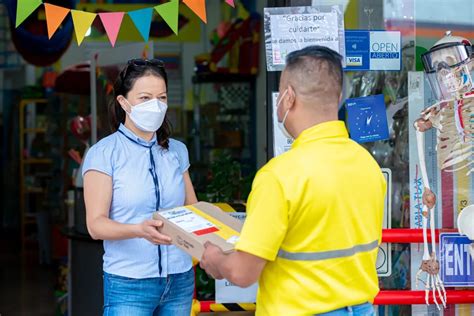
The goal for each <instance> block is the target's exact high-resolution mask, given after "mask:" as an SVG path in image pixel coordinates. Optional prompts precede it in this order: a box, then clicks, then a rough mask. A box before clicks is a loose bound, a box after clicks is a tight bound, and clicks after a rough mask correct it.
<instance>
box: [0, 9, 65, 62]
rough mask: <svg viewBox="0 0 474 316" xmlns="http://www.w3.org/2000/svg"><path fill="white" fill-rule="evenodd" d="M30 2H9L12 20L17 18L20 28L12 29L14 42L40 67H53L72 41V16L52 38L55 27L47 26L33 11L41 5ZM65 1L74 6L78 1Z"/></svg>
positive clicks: (18, 48)
mask: <svg viewBox="0 0 474 316" xmlns="http://www.w3.org/2000/svg"><path fill="white" fill-rule="evenodd" d="M22 2H25V3H22ZM26 2H29V1H19V2H18V3H17V1H16V0H7V1H6V5H7V9H8V14H9V17H10V21H15V19H17V20H16V28H15V27H13V26H12V27H11V28H10V29H11V35H12V41H13V44H14V45H15V48H16V50H17V51H18V52H19V53H20V55H21V56H22V57H23V58H24V59H25V60H26V61H27V62H28V63H30V64H32V65H35V66H40V67H41V66H49V65H51V64H53V63H55V62H56V61H58V60H59V58H61V56H62V55H63V54H64V52H65V51H66V50H67V48H68V47H69V44H70V43H71V40H72V33H73V22H72V19H70V18H66V19H64V23H63V27H62V28H60V29H58V30H57V31H56V32H55V33H54V36H52V37H50V36H49V34H50V33H51V31H50V29H51V27H52V26H48V29H47V27H46V24H45V23H44V21H42V20H40V18H39V17H38V16H35V15H32V14H31V13H32V12H33V11H34V10H35V9H36V8H37V7H38V6H31V4H30V5H28V4H27V3H26ZM31 2H32V1H31ZM40 3H41V2H40ZM61 3H62V4H63V5H64V6H66V7H72V6H74V1H71V0H68V1H62V2H61ZM38 5H39V4H38ZM30 10H31V12H30ZM66 10H69V9H66ZM20 23H21V25H20ZM12 24H13V22H12Z"/></svg>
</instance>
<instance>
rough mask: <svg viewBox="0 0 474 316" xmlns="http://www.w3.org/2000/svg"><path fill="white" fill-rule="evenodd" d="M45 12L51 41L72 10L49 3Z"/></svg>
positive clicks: (45, 5) (45, 7)
mask: <svg viewBox="0 0 474 316" xmlns="http://www.w3.org/2000/svg"><path fill="white" fill-rule="evenodd" d="M44 10H45V12H46V24H47V25H48V37H49V39H51V37H53V35H54V33H55V32H56V30H57V29H58V27H59V26H60V25H61V23H62V22H63V21H64V19H65V18H66V16H67V15H68V13H69V11H71V10H70V9H67V8H63V7H59V6H57V5H52V4H49V3H45V4H44Z"/></svg>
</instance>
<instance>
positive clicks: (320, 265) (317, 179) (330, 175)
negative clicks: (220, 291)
mask: <svg viewBox="0 0 474 316" xmlns="http://www.w3.org/2000/svg"><path fill="white" fill-rule="evenodd" d="M385 191H386V183H385V179H384V177H383V175H382V172H381V170H380V167H379V166H378V165H377V163H376V162H375V160H374V159H373V158H372V156H371V155H370V154H369V153H368V152H367V151H366V150H365V149H364V148H363V147H361V146H360V145H358V144H357V143H355V142H354V141H352V140H351V139H349V138H348V134H347V130H346V128H345V125H344V122H342V121H331V122H326V123H322V124H318V125H316V126H313V127H311V128H309V129H307V130H305V131H304V132H303V133H302V134H301V135H300V136H299V137H298V138H297V139H296V140H295V142H294V144H293V146H292V149H291V150H289V151H288V152H286V153H284V154H282V155H280V156H278V157H276V158H274V159H272V160H271V161H270V162H268V163H267V164H266V165H265V166H264V167H263V168H262V169H261V170H260V171H259V172H258V174H257V176H256V178H255V180H254V182H253V185H252V192H251V194H250V197H249V200H248V204H247V219H246V221H245V224H244V227H243V229H242V233H241V236H240V239H239V241H238V243H237V245H236V248H237V250H240V251H244V252H247V253H250V254H253V255H255V256H258V257H261V258H264V259H266V260H268V263H267V265H266V266H265V268H264V270H263V272H262V275H261V277H260V280H259V291H258V296H257V313H256V315H271V316H277V315H284V316H289V315H314V314H317V313H323V312H328V311H331V310H335V309H338V308H341V307H345V306H351V305H356V304H361V303H365V302H368V301H369V302H372V301H373V299H374V297H375V296H376V294H377V293H378V291H379V287H378V279H377V272H376V267H375V261H376V257H377V250H378V244H379V243H380V239H381V235H382V221H383V209H384V197H385Z"/></svg>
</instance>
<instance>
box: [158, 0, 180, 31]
mask: <svg viewBox="0 0 474 316" xmlns="http://www.w3.org/2000/svg"><path fill="white" fill-rule="evenodd" d="M155 10H156V12H158V14H159V15H161V17H162V18H163V20H165V22H166V23H167V24H168V26H169V27H170V28H171V29H172V30H173V32H174V34H176V35H178V17H179V0H171V1H170V2H168V3H164V4H161V5H157V6H156V7H155Z"/></svg>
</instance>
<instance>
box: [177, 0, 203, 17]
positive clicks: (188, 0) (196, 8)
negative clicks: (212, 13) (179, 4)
mask: <svg viewBox="0 0 474 316" xmlns="http://www.w3.org/2000/svg"><path fill="white" fill-rule="evenodd" d="M183 2H184V4H186V5H187V6H188V7H189V8H190V9H191V10H193V12H194V13H196V15H197V16H198V17H199V18H201V20H202V21H203V22H204V23H207V17H206V0H183Z"/></svg>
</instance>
